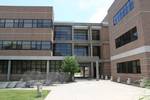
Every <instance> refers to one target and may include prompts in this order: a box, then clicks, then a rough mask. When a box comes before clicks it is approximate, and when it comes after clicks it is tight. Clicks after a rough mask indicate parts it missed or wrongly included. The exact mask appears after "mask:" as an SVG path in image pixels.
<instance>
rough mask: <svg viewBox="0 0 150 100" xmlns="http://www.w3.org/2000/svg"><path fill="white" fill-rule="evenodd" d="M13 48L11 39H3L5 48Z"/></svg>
mask: <svg viewBox="0 0 150 100" xmlns="http://www.w3.org/2000/svg"><path fill="white" fill-rule="evenodd" d="M11 48H12V44H11V41H3V49H5V50H9V49H11Z"/></svg>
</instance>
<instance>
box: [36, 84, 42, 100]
mask: <svg viewBox="0 0 150 100" xmlns="http://www.w3.org/2000/svg"><path fill="white" fill-rule="evenodd" d="M41 96H42V84H41V83H40V82H38V83H37V97H41Z"/></svg>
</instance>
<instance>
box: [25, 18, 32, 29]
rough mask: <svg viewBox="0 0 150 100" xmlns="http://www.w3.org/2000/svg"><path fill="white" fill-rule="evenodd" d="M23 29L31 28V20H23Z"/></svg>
mask: <svg viewBox="0 0 150 100" xmlns="http://www.w3.org/2000/svg"><path fill="white" fill-rule="evenodd" d="M24 27H25V28H32V20H24Z"/></svg>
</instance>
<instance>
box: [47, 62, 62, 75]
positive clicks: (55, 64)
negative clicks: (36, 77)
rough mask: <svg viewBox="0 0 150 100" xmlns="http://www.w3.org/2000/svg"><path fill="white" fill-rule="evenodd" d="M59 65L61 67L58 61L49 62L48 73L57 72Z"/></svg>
mask: <svg viewBox="0 0 150 100" xmlns="http://www.w3.org/2000/svg"><path fill="white" fill-rule="evenodd" d="M61 65H62V61H59V60H56V61H50V62H49V71H50V72H59V71H60V67H61Z"/></svg>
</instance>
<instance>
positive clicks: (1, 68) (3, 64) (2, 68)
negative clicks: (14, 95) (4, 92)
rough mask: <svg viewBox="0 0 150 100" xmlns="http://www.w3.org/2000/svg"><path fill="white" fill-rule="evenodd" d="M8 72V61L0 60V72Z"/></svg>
mask: <svg viewBox="0 0 150 100" xmlns="http://www.w3.org/2000/svg"><path fill="white" fill-rule="evenodd" d="M7 72H8V61H5V60H1V61H0V74H7Z"/></svg>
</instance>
